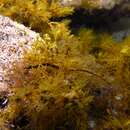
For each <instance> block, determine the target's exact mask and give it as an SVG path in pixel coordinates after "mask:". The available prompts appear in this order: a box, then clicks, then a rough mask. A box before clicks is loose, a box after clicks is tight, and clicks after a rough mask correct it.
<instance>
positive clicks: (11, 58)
mask: <svg viewBox="0 0 130 130" xmlns="http://www.w3.org/2000/svg"><path fill="white" fill-rule="evenodd" d="M38 36H39V35H38V34H37V33H35V32H33V31H31V30H30V29H29V28H27V27H25V26H24V25H22V24H18V23H17V22H14V21H12V20H11V19H10V18H8V17H5V16H1V15H0V91H5V90H7V88H8V84H9V82H10V80H9V79H8V76H7V71H8V70H9V69H10V68H11V67H12V64H13V63H14V62H20V61H21V60H22V58H23V54H24V52H25V51H28V50H29V49H30V48H31V45H32V43H33V42H34V41H35V40H36V39H37V37H38Z"/></svg>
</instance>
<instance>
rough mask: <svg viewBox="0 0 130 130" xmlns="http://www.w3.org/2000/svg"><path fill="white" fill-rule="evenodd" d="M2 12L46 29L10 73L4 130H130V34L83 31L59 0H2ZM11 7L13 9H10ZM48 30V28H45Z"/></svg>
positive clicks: (0, 124)
mask: <svg viewBox="0 0 130 130" xmlns="http://www.w3.org/2000/svg"><path fill="white" fill-rule="evenodd" d="M0 5H1V7H0V12H1V14H4V15H7V16H10V17H12V18H13V19H15V20H17V21H20V22H22V23H24V24H26V25H27V26H30V27H31V28H32V29H34V30H36V31H39V32H40V33H41V38H39V39H37V41H36V42H35V43H34V44H33V46H32V50H30V51H29V52H27V53H26V54H25V55H24V60H23V61H22V63H20V64H16V65H14V66H13V68H12V70H13V73H12V74H9V76H10V77H11V78H12V80H14V84H13V85H12V86H10V91H11V96H10V97H9V104H8V106H7V107H6V108H4V109H2V110H1V111H0V115H1V116H0V129H1V130H130V38H129V37H128V38H126V39H125V40H124V41H122V43H120V44H119V43H117V42H116V41H114V40H113V39H112V37H111V36H110V35H108V34H105V33H98V34H97V32H95V31H93V30H91V29H87V28H85V29H80V31H79V33H78V35H77V36H75V35H74V34H72V33H71V29H70V28H69V26H68V23H69V22H68V20H63V21H60V22H54V21H51V18H53V17H55V18H57V17H63V16H66V15H70V14H71V13H72V12H73V9H72V8H70V7H69V8H68V7H61V5H60V4H59V2H58V1H52V2H49V3H48V1H47V0H26V1H24V0H3V1H2V0H1V1H0ZM7 8H8V9H7ZM45 29H46V30H45Z"/></svg>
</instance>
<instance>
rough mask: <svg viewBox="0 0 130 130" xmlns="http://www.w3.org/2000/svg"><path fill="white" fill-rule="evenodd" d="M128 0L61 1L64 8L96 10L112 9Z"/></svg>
mask: <svg viewBox="0 0 130 130" xmlns="http://www.w3.org/2000/svg"><path fill="white" fill-rule="evenodd" d="M127 1H128V0H61V4H62V5H64V6H74V7H79V8H80V7H81V8H82V7H85V8H89V7H95V8H97V9H112V8H113V7H115V6H116V5H119V4H121V3H124V2H127Z"/></svg>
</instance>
